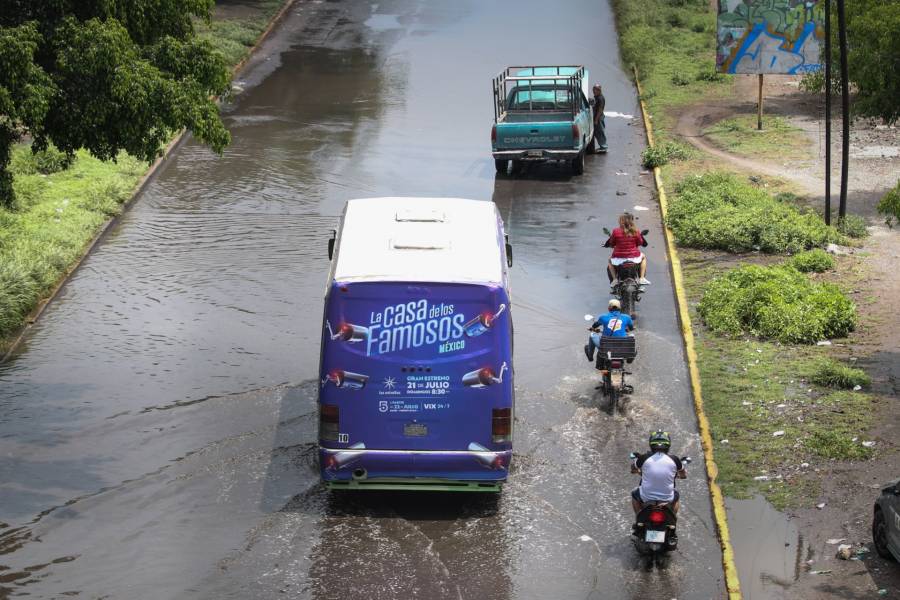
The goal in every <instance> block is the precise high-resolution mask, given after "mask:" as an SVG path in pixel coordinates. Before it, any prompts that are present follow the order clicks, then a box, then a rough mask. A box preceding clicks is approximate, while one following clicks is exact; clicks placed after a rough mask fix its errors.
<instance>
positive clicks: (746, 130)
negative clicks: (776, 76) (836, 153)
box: [703, 115, 811, 161]
mask: <svg viewBox="0 0 900 600" xmlns="http://www.w3.org/2000/svg"><path fill="white" fill-rule="evenodd" d="M756 126H757V117H756V115H741V116H738V117H734V118H731V119H725V120H723V121H719V122H718V123H716V124H715V125H713V126H712V127H709V128H707V129H705V130H704V131H703V134H704V135H706V136H707V137H708V138H709V139H711V140H712V141H713V143H714V144H716V145H717V146H719V147H720V148H722V149H723V150H727V151H728V152H732V153H734V154H740V155H743V156H749V157H751V158H763V159H770V160H778V161H781V160H785V159H791V160H797V159H803V158H809V156H810V146H811V144H810V141H809V139H808V138H807V137H806V136H805V135H804V133H803V130H802V129H800V128H799V127H794V126H793V125H791V124H790V123H788V122H787V121H786V120H785V119H783V118H782V117H778V116H774V115H772V116H763V129H762V131H760V130H758V129H757V128H756Z"/></svg>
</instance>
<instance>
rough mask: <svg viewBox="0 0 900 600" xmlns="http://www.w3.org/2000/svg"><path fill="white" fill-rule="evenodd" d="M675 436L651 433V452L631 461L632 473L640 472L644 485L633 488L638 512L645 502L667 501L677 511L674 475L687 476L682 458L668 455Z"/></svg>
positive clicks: (633, 498)
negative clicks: (672, 437)
mask: <svg viewBox="0 0 900 600" xmlns="http://www.w3.org/2000/svg"><path fill="white" fill-rule="evenodd" d="M671 446H672V440H671V438H670V437H669V434H668V433H667V432H665V431H661V430H657V431H654V432H653V433H651V434H650V452H647V453H646V454H641V455H639V456H637V457H636V458H635V459H634V462H633V463H632V465H631V472H632V473H640V474H641V485H639V486H638V487H636V488H634V489H633V490H632V491H631V508H633V509H634V514H635V516H636V515H637V514H638V513H639V512H641V509H643V508H644V503H646V502H668V503H669V506H670V508H671V509H672V512H673V513H675V514H678V508H679V496H678V490H677V489H675V479H676V478H677V479H685V478H687V472H686V471H685V470H684V465H683V464H681V459H679V458H678V457H677V456H669V448H670V447H671Z"/></svg>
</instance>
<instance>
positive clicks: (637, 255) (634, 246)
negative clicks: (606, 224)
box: [603, 213, 650, 287]
mask: <svg viewBox="0 0 900 600" xmlns="http://www.w3.org/2000/svg"><path fill="white" fill-rule="evenodd" d="M603 245H604V246H605V247H607V248H612V249H613V253H612V256H611V257H610V258H609V264H607V265H606V272H607V274H608V275H609V281H610V284H611V285H612V286H613V287H615V286H616V284H618V283H619V281H618V280H617V279H616V268H615V266H614V265H621V264H622V263H624V262H626V261H629V262H634V263H639V264H640V273H641V278H640V280H639V281H638V283H640V284H641V285H650V282H649V281H648V280H647V278H646V277H645V276H646V275H647V259H646V257H645V256H644V253H643V252H641V250H640V248H641V247H644V246H646V245H647V242H646V240H644V236H642V235H641V232H640V231H638V229H637V227H635V225H634V215H632V214H631V213H625V214H623V215H622V216H621V217H619V226H618V227H616V228H615V229H613V232H612V234H611V235H610V236H609V239H608V240H606V243H605V244H603Z"/></svg>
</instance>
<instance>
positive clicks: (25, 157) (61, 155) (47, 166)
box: [10, 145, 75, 175]
mask: <svg viewBox="0 0 900 600" xmlns="http://www.w3.org/2000/svg"><path fill="white" fill-rule="evenodd" d="M74 159H75V157H74V156H68V155H67V154H66V153H65V152H62V151H61V150H57V149H56V146H53V145H50V146H48V147H47V149H46V150H40V151H38V152H32V149H31V148H30V147H28V146H20V147H19V148H17V149H16V151H14V152H13V156H12V161H11V165H10V168H11V170H12V172H13V173H14V174H16V175H35V174H38V173H41V174H43V175H50V174H52V173H58V172H60V171H65V170H66V169H68V168H69V167H70V166H71V165H72V162H73V161H74Z"/></svg>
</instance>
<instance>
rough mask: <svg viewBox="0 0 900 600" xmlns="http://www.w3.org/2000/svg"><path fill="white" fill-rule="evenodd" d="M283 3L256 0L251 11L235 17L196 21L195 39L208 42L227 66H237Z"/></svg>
mask: <svg viewBox="0 0 900 600" xmlns="http://www.w3.org/2000/svg"><path fill="white" fill-rule="evenodd" d="M284 3H285V0H257V1H256V2H255V3H253V5H252V10H249V11H242V12H239V13H237V14H229V13H227V12H226V13H223V14H221V16H220V17H219V18H217V16H216V13H215V12H213V18H212V19H211V20H210V21H205V20H202V19H196V20H195V27H196V29H197V37H198V38H200V39H202V40H207V41H209V42H210V43H211V44H212V45H213V46H214V47H215V49H216V50H218V51H219V52H221V53H222V55H223V56H224V57H225V62H226V63H227V64H229V65H232V66H234V65H237V64H238V63H240V62H241V61H242V60H244V59H245V58H246V57H247V56H249V54H250V49H251V48H252V47H253V45H254V44H256V40H258V39H259V36H260V35H262V33H263V31H265V30H266V27H268V25H269V21H270V20H271V19H272V17H273V16H274V15H275V14H276V13H277V12H278V10H279V9H280V8H281V7H282V6H283V5H284Z"/></svg>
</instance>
